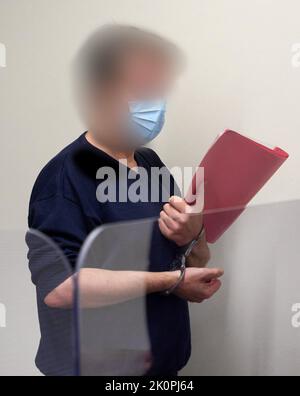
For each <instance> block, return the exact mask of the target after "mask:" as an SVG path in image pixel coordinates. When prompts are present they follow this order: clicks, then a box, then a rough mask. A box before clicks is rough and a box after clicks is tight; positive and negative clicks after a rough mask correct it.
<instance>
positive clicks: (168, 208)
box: [159, 197, 202, 246]
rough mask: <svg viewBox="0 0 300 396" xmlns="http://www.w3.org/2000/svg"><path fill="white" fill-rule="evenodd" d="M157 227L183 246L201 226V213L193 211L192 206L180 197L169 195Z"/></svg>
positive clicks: (194, 236) (194, 235)
mask: <svg viewBox="0 0 300 396" xmlns="http://www.w3.org/2000/svg"><path fill="white" fill-rule="evenodd" d="M159 228H160V231H161V233H162V234H163V235H164V236H165V237H166V238H168V239H170V240H172V241H174V242H175V243H176V244H177V245H178V246H184V245H187V244H188V243H190V242H191V241H192V240H193V239H195V238H196V237H197V236H198V234H199V232H200V231H201V228H202V214H201V213H193V207H192V206H190V205H188V204H187V203H186V202H185V200H184V199H182V198H180V197H171V198H170V200H169V203H167V204H166V205H164V208H163V210H162V211H161V213H160V218H159Z"/></svg>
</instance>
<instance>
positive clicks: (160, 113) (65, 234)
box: [29, 25, 223, 375]
mask: <svg viewBox="0 0 300 396" xmlns="http://www.w3.org/2000/svg"><path fill="white" fill-rule="evenodd" d="M180 57H181V55H180V52H179V50H178V49H177V48H176V47H175V46H174V45H173V44H171V43H170V42H168V41H167V40H164V39H162V38H160V37H158V36H157V35H155V34H152V33H150V32H147V31H143V30H140V29H137V28H133V27H128V26H118V25H113V26H106V27H104V28H101V29H100V30H99V31H97V32H96V33H95V34H94V35H93V36H92V37H90V38H89V39H88V41H87V42H86V43H85V45H84V46H83V48H82V49H81V51H80V52H79V55H78V58H77V60H76V72H77V74H76V76H77V78H78V81H79V84H78V90H79V94H80V105H81V109H82V114H83V117H84V120H85V122H86V124H87V127H88V132H86V133H85V134H83V135H81V136H80V137H79V138H78V139H77V140H75V142H73V143H72V144H70V145H69V146H68V147H66V148H65V149H64V150H63V151H62V152H60V153H59V154H58V155H57V156H56V157H55V158H54V159H52V161H50V162H49V163H48V165H47V166H46V167H45V168H44V169H43V170H42V172H41V174H40V175H39V177H38V179H37V181H36V183H35V186H34V189H33V192H32V196H31V200H30V208H29V227H30V228H33V229H37V230H39V231H41V232H43V233H44V234H46V235H48V236H49V237H51V238H52V240H53V241H54V242H55V243H56V244H57V245H58V246H59V247H60V248H61V250H62V251H63V252H64V255H65V256H66V258H67V259H68V260H69V262H70V263H71V265H72V266H73V268H74V265H75V262H76V259H77V256H78V253H79V250H80V248H81V245H82V243H83V242H84V240H85V238H86V237H87V236H88V234H89V233H90V232H91V231H92V230H93V229H95V228H96V227H98V226H100V225H102V224H106V223H114V222H119V221H128V220H137V219H144V218H150V217H151V218H152V217H157V218H159V222H158V224H159V236H158V238H157V240H156V243H155V250H154V252H152V254H153V257H154V260H153V262H152V263H151V267H150V268H149V272H138V271H137V272H130V271H126V269H125V271H122V272H116V271H105V270H101V269H90V270H86V271H85V270H82V272H81V274H80V283H81V288H82V294H83V295H84V299H85V305H86V307H102V306H105V305H107V304H116V303H121V302H125V301H128V300H130V299H135V298H138V297H141V294H142V293H145V291H144V290H146V293H147V315H148V323H149V334H150V339H151V347H152V355H153V362H152V367H151V369H150V371H149V372H148V374H151V375H163V374H165V375H176V373H177V372H178V371H179V370H180V369H182V367H184V365H185V364H186V363H187V361H188V359H189V356H190V352H191V351H190V349H191V348H190V327H189V315H188V302H189V301H191V302H202V301H203V300H205V299H208V298H210V297H211V296H212V295H213V294H214V293H215V292H216V291H217V290H218V289H219V288H220V285H221V283H220V281H219V279H218V278H219V277H220V276H222V274H223V273H222V270H219V269H206V268H203V267H205V264H206V263H207V261H208V259H209V250H208V247H207V244H206V242H205V237H204V234H203V233H202V232H201V230H202V229H203V225H202V216H201V215H199V214H198V215H196V214H193V215H189V214H188V213H189V212H190V210H189V207H188V205H187V204H186V203H185V201H184V200H183V199H180V198H179V197H177V198H176V197H174V195H175V194H176V186H175V183H174V180H173V179H172V183H171V185H170V189H169V192H168V198H169V201H168V202H165V201H164V199H163V198H162V197H161V195H162V194H160V197H161V198H160V199H159V200H158V202H151V200H149V201H148V202H131V201H130V199H128V201H127V202H119V201H118V200H117V202H106V203H102V202H100V201H99V196H98V194H97V188H98V187H99V184H101V182H99V181H97V180H96V173H97V170H98V169H99V168H100V169H101V167H110V168H111V169H113V170H115V171H116V174H117V176H119V174H118V169H119V166H120V161H124V160H126V165H127V169H128V171H130V169H135V168H136V167H137V166H138V167H140V168H144V169H145V170H146V172H147V175H148V176H149V177H151V176H150V175H151V168H152V167H159V168H162V167H164V165H163V163H162V162H161V160H160V159H159V157H158V156H157V154H156V153H155V152H154V151H152V150H150V149H147V148H141V146H142V145H144V144H146V143H148V142H149V141H151V140H153V139H154V138H155V137H156V136H157V135H158V134H159V133H160V131H161V129H162V127H163V123H164V113H165V103H164V98H165V97H166V95H167V93H168V91H169V89H170V87H171V85H172V84H173V82H174V78H175V77H176V75H177V73H178V72H179V68H180V63H181V62H180ZM151 184H152V185H153V184H154V185H156V186H158V185H159V181H158V180H156V181H153V180H151ZM159 188H160V189H161V188H162V186H160V187H159ZM160 193H161V191H160ZM199 235H200V237H199ZM193 240H197V242H196V243H195V245H194V247H193V250H192V252H191V254H190V256H189V257H188V260H187V268H186V270H183V269H181V270H180V269H179V267H178V268H177V269H175V270H172V268H173V267H172V266H173V264H174V261H175V259H176V257H177V256H178V254H179V253H180V252H181V251H182V250H183V249H184V248H185V247H186V246H187V245H188V244H189V243H190V242H191V241H193ZM29 248H31V246H30V243H29ZM30 257H31V254H30V252H29V258H30ZM30 269H31V272H32V279H33V282H34V283H35V285H36V287H37V296H38V297H37V299H38V307H39V319H40V323H41V333H42V337H41V342H40V346H39V351H38V354H37V359H36V364H37V366H38V367H39V369H40V370H41V371H42V372H43V373H44V374H46V375H70V374H71V373H72V369H71V367H70V365H69V364H68V363H67V362H66V361H65V362H64V354H67V353H68V348H69V349H70V348H71V346H68V347H66V345H67V344H68V339H67V337H68V335H67V334H66V332H62V335H61V336H60V337H58V336H57V334H55V331H54V328H55V326H56V323H57V317H58V315H60V317H61V315H62V313H61V312H65V311H66V310H67V309H68V308H70V307H72V305H73V282H72V277H70V276H67V275H66V273H65V272H63V271H58V270H57V269H54V266H53V267H51V266H49V265H48V266H45V267H43V260H40V261H36V260H34V259H31V260H30ZM120 279H122V282H120ZM141 285H144V286H145V288H144V287H141ZM164 292H167V293H165V294H164ZM108 301H109V302H108ZM60 328H61V324H60ZM62 351H64V352H62ZM69 352H70V351H69Z"/></svg>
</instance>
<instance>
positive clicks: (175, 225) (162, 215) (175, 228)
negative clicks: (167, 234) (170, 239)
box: [160, 211, 179, 232]
mask: <svg viewBox="0 0 300 396" xmlns="http://www.w3.org/2000/svg"><path fill="white" fill-rule="evenodd" d="M160 218H161V220H163V222H164V223H165V225H166V226H167V227H168V228H169V229H170V230H172V231H173V232H176V231H178V228H179V227H178V223H177V222H176V221H174V220H173V219H172V218H171V217H170V216H168V215H167V213H166V212H165V211H162V212H160Z"/></svg>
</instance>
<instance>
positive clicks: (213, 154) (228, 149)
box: [186, 130, 289, 243]
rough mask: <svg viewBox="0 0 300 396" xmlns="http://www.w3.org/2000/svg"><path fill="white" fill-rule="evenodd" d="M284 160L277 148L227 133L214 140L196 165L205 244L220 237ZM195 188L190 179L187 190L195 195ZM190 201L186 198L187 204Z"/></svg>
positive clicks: (195, 185)
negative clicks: (201, 190) (201, 191)
mask: <svg viewBox="0 0 300 396" xmlns="http://www.w3.org/2000/svg"><path fill="white" fill-rule="evenodd" d="M288 157H289V155H288V154H287V153H286V152H285V151H283V150H281V149H280V148H278V147H275V148H269V147H267V146H264V145H262V144H260V143H257V142H255V141H253V140H251V139H249V138H247V137H245V136H242V135H240V134H239V133H237V132H233V131H231V130H226V131H225V132H224V133H223V134H222V135H221V136H220V137H219V138H218V139H217V140H216V142H215V143H214V145H213V146H212V147H211V148H210V150H209V151H208V152H207V154H206V155H205V157H204V159H203V160H202V162H201V164H200V167H202V168H204V211H203V221H204V226H205V229H206V238H207V241H208V242H209V243H214V242H216V241H217V240H218V239H219V238H220V237H221V236H222V235H223V233H224V232H225V231H226V230H227V229H228V228H229V227H230V226H231V225H232V223H233V222H234V221H235V220H236V219H237V218H238V217H239V216H240V215H241V213H242V212H243V211H244V210H245V208H246V206H247V205H248V203H249V202H250V201H251V200H252V198H253V197H254V196H255V195H256V194H257V193H258V191H259V190H260V189H261V188H262V187H263V186H264V185H265V184H266V183H267V181H268V180H269V179H270V178H271V177H272V176H273V175H274V173H275V172H276V171H277V170H278V169H279V168H280V167H281V165H282V164H283V163H284V162H285V161H286V160H287V158H288ZM202 187H203V186H202ZM198 188H199V186H197V184H196V180H195V177H194V179H193V183H192V186H191V188H190V191H192V192H193V193H194V194H197V189H198ZM194 196H195V195H194ZM190 199H191V198H190V197H188V196H187V197H186V200H187V202H189V200H190Z"/></svg>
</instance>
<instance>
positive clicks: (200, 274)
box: [174, 268, 224, 303]
mask: <svg viewBox="0 0 300 396" xmlns="http://www.w3.org/2000/svg"><path fill="white" fill-rule="evenodd" d="M223 274H224V271H223V270H222V269H218V268H187V269H186V273H185V277H184V279H183V281H182V282H181V283H180V285H179V286H178V287H177V288H176V290H175V291H174V294H176V295H177V296H178V297H181V298H183V299H184V300H187V301H190V302H195V303H201V302H203V301H204V300H207V299H209V298H210V297H212V296H213V295H214V294H215V293H216V292H217V291H218V290H219V289H220V287H221V285H222V284H221V281H220V280H219V278H220V277H221V276H223Z"/></svg>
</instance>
